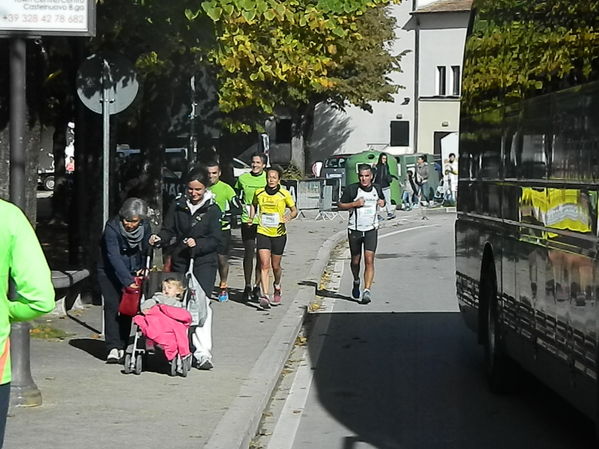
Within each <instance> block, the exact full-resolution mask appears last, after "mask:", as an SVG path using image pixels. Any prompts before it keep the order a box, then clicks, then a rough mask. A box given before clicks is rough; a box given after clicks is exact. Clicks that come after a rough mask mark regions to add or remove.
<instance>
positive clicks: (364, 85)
mask: <svg viewBox="0 0 599 449" xmlns="http://www.w3.org/2000/svg"><path fill="white" fill-rule="evenodd" d="M390 3H395V1H394V0H375V1H365V0H353V1H350V0H345V1H344V0H291V1H279V0H258V1H255V2H254V1H250V0H211V1H209V2H204V3H203V4H202V8H203V10H204V11H205V12H206V14H207V15H208V16H209V17H210V18H211V19H212V20H213V21H214V23H215V30H216V31H215V34H216V36H217V41H218V46H217V47H216V48H214V49H213V50H211V51H210V52H209V58H210V61H212V62H213V63H214V64H215V66H216V67H217V69H218V80H219V106H220V109H221V111H222V112H223V113H224V114H226V118H225V124H226V125H227V126H229V127H230V128H231V129H233V130H236V131H244V132H249V131H251V130H254V129H258V130H259V129H261V126H262V123H263V120H264V119H265V118H267V117H269V116H273V115H277V113H280V112H281V111H282V110H284V111H285V112H286V113H287V114H289V115H290V116H291V118H292V120H293V123H294V135H295V136H296V137H299V138H300V139H303V140H304V141H305V140H307V139H308V138H309V135H310V132H311V126H312V124H311V116H312V115H313V112H314V107H315V105H316V104H318V103H319V102H322V101H326V102H329V103H331V104H333V105H335V106H337V107H339V108H345V107H346V106H347V105H348V104H355V105H357V106H359V107H363V108H364V109H369V108H370V106H369V102H371V101H391V100H392V97H391V94H392V93H394V92H396V90H397V88H398V86H393V85H392V84H391V82H390V80H389V79H388V78H387V76H386V75H387V74H388V73H389V72H391V71H393V70H397V69H398V68H399V65H398V63H399V59H400V57H401V56H392V55H390V53H389V48H388V45H387V44H388V43H389V41H391V40H392V39H394V37H395V35H394V32H393V27H394V24H395V22H394V20H393V19H392V18H391V17H389V15H388V12H387V10H386V9H385V8H384V7H385V6H386V5H389V4H390ZM199 14H200V11H198V12H196V13H193V12H191V11H188V12H187V15H188V17H189V18H190V20H195V18H196V17H198V15H199ZM301 149H302V153H303V151H304V147H303V145H301Z"/></svg>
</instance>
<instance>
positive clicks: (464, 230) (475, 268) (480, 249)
mask: <svg viewBox="0 0 599 449" xmlns="http://www.w3.org/2000/svg"><path fill="white" fill-rule="evenodd" d="M460 187H461V191H460V192H459V193H458V196H459V197H460V201H461V202H462V205H467V204H473V206H475V207H476V204H477V203H479V202H480V200H483V201H485V202H487V203H488V202H489V197H490V196H491V197H493V196H496V195H497V192H498V189H488V188H485V187H488V186H484V185H483V184H482V183H481V182H480V181H471V182H462V183H461V184H460ZM491 201H493V199H492V198H491ZM497 203H499V200H497ZM479 207H480V204H479ZM455 231H456V232H455V235H456V237H455V238H456V245H455V247H456V290H457V296H458V304H459V307H460V311H461V312H462V315H463V317H464V319H465V321H466V323H467V325H468V326H469V327H470V328H471V329H472V330H474V331H475V332H476V333H477V334H478V331H479V322H478V321H479V316H478V315H479V293H480V281H481V268H482V264H483V257H484V252H485V248H486V247H489V249H491V251H492V254H493V262H494V265H495V270H496V271H495V272H496V275H497V291H501V289H502V276H501V248H502V242H501V239H502V237H501V236H502V233H501V221H500V220H499V219H497V218H496V217H493V216H484V215H478V214H473V213H468V212H467V210H465V209H462V208H461V210H460V213H459V214H458V219H457V220H456V226H455Z"/></svg>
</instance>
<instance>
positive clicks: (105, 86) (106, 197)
mask: <svg viewBox="0 0 599 449" xmlns="http://www.w3.org/2000/svg"><path fill="white" fill-rule="evenodd" d="M111 88H112V77H111V74H110V65H109V64H108V61H106V59H102V186H103V188H102V226H105V225H106V222H107V221H108V215H109V212H110V211H109V204H110V173H109V170H110V164H109V162H110V103H111V102H112V101H113V100H114V99H113V98H111V92H110V90H111ZM104 307H105V305H104V296H103V295H102V335H105V330H106V329H105V327H106V324H105V322H104Z"/></svg>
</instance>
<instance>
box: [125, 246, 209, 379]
mask: <svg viewBox="0 0 599 449" xmlns="http://www.w3.org/2000/svg"><path fill="white" fill-rule="evenodd" d="M149 260H150V258H149V257H148V261H147V270H146V276H144V279H143V284H142V287H141V291H142V294H141V298H140V301H139V307H138V315H136V317H138V318H137V319H136V317H134V318H133V321H132V324H131V334H130V335H131V336H132V338H133V341H132V343H131V344H129V346H128V347H127V350H126V352H125V360H124V373H125V374H130V373H135V374H141V372H142V371H143V366H144V362H145V361H146V358H147V357H148V355H151V354H154V353H155V348H156V347H158V348H160V349H161V350H162V352H164V353H165V356H166V352H165V351H164V350H163V347H162V346H161V345H160V344H158V343H157V342H155V341H153V340H152V339H150V338H148V336H147V335H145V334H144V332H143V331H142V328H141V326H140V325H139V324H136V322H135V321H138V322H139V319H140V318H141V317H143V315H141V316H140V312H139V311H140V308H141V305H142V304H143V302H144V301H147V300H149V298H151V297H152V295H153V294H154V293H155V292H157V291H160V288H161V285H162V282H163V281H164V280H165V279H167V278H174V279H177V280H179V281H181V283H182V284H183V287H184V291H183V296H182V298H181V299H182V300H181V302H182V304H183V307H184V309H185V310H187V312H189V316H190V321H189V322H188V327H187V329H186V332H185V337H186V339H187V342H188V345H189V349H191V346H192V344H194V345H196V346H197V345H198V341H197V338H193V339H192V338H191V337H192V336H195V335H196V334H197V333H198V332H197V330H196V327H197V326H202V325H204V324H205V321H206V316H207V314H208V310H206V309H208V308H209V305H208V299H207V298H206V297H205V295H204V294H203V291H201V292H198V291H197V289H198V283H197V280H196V279H195V277H193V260H192V261H191V263H190V269H189V270H188V272H187V273H185V274H182V273H171V272H163V271H149V267H150V261H149ZM200 290H201V289H200ZM178 329H179V330H181V329H180V327H179V328H178ZM179 335H180V332H179ZM169 352H170V354H171V356H172V355H173V354H172V351H170V350H169ZM169 364H170V370H169V374H170V375H171V376H176V375H177V374H179V375H181V376H183V377H186V376H187V374H188V372H189V370H190V369H191V364H192V356H191V354H189V356H187V357H181V355H180V354H179V353H177V355H176V356H175V357H174V358H172V359H171V360H170V362H169Z"/></svg>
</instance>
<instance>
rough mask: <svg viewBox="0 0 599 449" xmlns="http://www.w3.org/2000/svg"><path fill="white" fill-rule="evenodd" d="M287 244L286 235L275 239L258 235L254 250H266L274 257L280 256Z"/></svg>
mask: <svg viewBox="0 0 599 449" xmlns="http://www.w3.org/2000/svg"><path fill="white" fill-rule="evenodd" d="M286 243H287V234H284V235H279V236H277V237H269V236H267V235H263V234H258V239H257V243H256V249H257V250H258V251H260V250H261V249H267V250H269V251H270V252H271V254H274V255H275V256H282V255H283V251H285V244H286Z"/></svg>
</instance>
